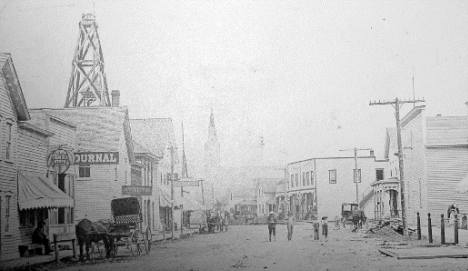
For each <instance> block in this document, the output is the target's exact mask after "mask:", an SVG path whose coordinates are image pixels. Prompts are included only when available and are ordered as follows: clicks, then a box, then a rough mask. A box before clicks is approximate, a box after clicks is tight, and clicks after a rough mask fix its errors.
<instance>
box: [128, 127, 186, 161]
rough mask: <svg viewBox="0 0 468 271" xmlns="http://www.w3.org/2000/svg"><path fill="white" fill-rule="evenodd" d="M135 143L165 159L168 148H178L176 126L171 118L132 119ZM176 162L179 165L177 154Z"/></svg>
mask: <svg viewBox="0 0 468 271" xmlns="http://www.w3.org/2000/svg"><path fill="white" fill-rule="evenodd" d="M130 125H131V127H132V135H133V138H134V139H135V141H137V142H138V143H139V144H141V145H142V146H144V147H145V148H147V149H148V150H150V151H151V152H152V153H153V154H155V155H156V156H158V157H163V156H164V153H165V150H166V148H167V147H176V141H175V133H174V126H173V125H172V119H171V118H148V119H131V120H130ZM175 156H176V157H175V158H174V160H175V161H176V163H177V161H178V160H177V159H178V158H177V152H175Z"/></svg>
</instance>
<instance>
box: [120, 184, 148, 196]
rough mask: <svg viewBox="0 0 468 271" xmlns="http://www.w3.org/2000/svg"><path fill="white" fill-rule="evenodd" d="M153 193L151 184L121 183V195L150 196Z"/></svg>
mask: <svg viewBox="0 0 468 271" xmlns="http://www.w3.org/2000/svg"><path fill="white" fill-rule="evenodd" d="M152 194H153V187H152V186H142V185H123V186H122V195H124V196H151V195H152Z"/></svg>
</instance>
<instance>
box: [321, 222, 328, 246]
mask: <svg viewBox="0 0 468 271" xmlns="http://www.w3.org/2000/svg"><path fill="white" fill-rule="evenodd" d="M322 235H323V240H324V241H328V216H323V217H322Z"/></svg>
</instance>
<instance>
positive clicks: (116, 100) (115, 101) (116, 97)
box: [111, 90, 120, 107]
mask: <svg viewBox="0 0 468 271" xmlns="http://www.w3.org/2000/svg"><path fill="white" fill-rule="evenodd" d="M111 95H112V107H119V106H120V91H119V90H113V91H112V92H111Z"/></svg>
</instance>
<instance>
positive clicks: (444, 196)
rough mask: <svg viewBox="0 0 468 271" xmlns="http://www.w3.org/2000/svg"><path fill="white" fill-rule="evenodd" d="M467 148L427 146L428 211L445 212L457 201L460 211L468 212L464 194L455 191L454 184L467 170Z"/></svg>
mask: <svg viewBox="0 0 468 271" xmlns="http://www.w3.org/2000/svg"><path fill="white" fill-rule="evenodd" d="M467 165H468V148H428V149H427V184H428V191H427V196H428V202H429V203H428V207H429V210H428V211H429V212H431V213H434V215H435V214H437V215H440V214H446V212H447V208H448V206H449V205H450V204H452V203H454V202H457V203H459V205H460V206H459V208H460V212H461V213H468V199H467V198H466V194H461V193H457V192H456V191H455V187H456V185H457V184H458V183H459V182H460V181H461V180H462V179H463V177H464V176H466V174H467V172H468V166H467Z"/></svg>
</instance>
